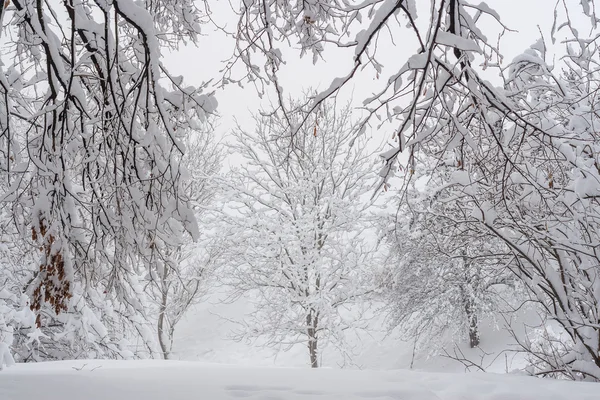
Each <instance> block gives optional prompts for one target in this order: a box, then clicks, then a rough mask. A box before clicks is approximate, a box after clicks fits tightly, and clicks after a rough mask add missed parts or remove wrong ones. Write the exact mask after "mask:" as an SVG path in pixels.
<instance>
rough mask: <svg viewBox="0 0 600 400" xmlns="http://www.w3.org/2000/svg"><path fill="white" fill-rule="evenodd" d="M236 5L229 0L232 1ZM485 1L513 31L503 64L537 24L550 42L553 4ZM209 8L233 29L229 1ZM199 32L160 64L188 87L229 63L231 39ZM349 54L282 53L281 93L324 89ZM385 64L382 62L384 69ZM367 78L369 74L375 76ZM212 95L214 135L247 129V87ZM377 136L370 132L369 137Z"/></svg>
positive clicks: (256, 103)
mask: <svg viewBox="0 0 600 400" xmlns="http://www.w3.org/2000/svg"><path fill="white" fill-rule="evenodd" d="M235 1H236V0H232V2H234V3H235ZM417 3H418V4H420V5H421V4H429V1H422V0H417ZM472 3H478V1H477V0H473V1H472ZM486 3H487V4H488V5H489V6H490V7H492V8H494V9H495V10H496V11H498V13H499V14H500V15H501V17H502V21H503V22H504V24H505V25H507V26H508V27H509V28H511V29H514V30H516V31H517V32H515V33H508V34H506V35H505V36H504V38H503V39H502V42H501V52H502V54H503V55H504V56H505V60H510V59H512V58H513V57H515V56H516V55H518V54H520V53H521V52H522V51H523V50H525V49H526V48H527V47H529V46H530V45H531V44H533V42H534V41H535V40H536V39H537V38H539V36H540V34H539V29H538V26H539V27H540V28H541V30H542V32H543V33H544V35H545V36H546V38H549V32H550V28H551V25H552V20H553V13H554V6H555V4H556V1H555V0H487V1H486ZM211 5H212V10H213V17H214V19H215V20H216V22H217V23H218V24H220V25H222V26H226V27H227V29H228V30H229V31H233V30H234V29H235V24H236V21H237V19H236V16H235V14H234V13H233V12H232V11H231V8H230V3H229V1H226V0H217V1H216V2H215V1H212V2H211ZM419 14H420V15H419V19H420V20H421V21H420V23H426V22H427V20H426V18H427V17H428V14H429V13H428V10H422V11H421V12H420V13H419ZM486 29H488V27H487V26H486V27H484V32H485V33H486V34H488V32H486V31H485V30H486ZM489 32H490V33H489V34H488V38H490V39H492V37H494V36H495V35H496V34H497V30H496V29H495V26H494V24H492V23H491V20H490V26H489ZM204 33H205V36H204V37H203V38H202V40H201V41H200V43H199V45H198V47H194V46H187V47H185V48H182V49H181V50H180V51H179V52H178V53H175V54H168V55H166V60H165V64H166V65H167V66H168V67H169V69H170V70H171V71H172V72H173V73H176V74H180V75H183V77H184V81H185V82H187V83H189V84H194V85H197V84H200V83H201V82H203V81H206V80H209V79H214V80H215V81H217V80H218V78H219V77H220V73H219V70H220V69H221V68H222V67H223V64H222V63H221V62H222V61H223V60H225V59H228V58H229V57H230V56H231V54H232V52H233V41H232V40H231V39H228V38H227V37H225V35H223V34H222V33H220V32H216V31H215V30H214V28H213V27H211V26H210V25H206V26H205V28H204ZM398 41H399V42H400V44H399V45H398V46H396V47H394V46H391V45H390V46H389V47H390V52H389V53H390V57H396V55H398V57H402V58H404V59H405V58H406V57H408V56H410V55H412V54H414V50H415V49H414V48H411V47H412V46H411V45H410V43H402V40H401V38H400V39H398V40H397V42H398ZM404 53H405V54H404ZM352 55H353V50H350V51H348V50H337V49H336V50H334V51H333V52H331V53H329V54H327V53H326V56H325V57H326V60H325V62H323V61H320V62H319V63H317V65H315V66H313V65H312V62H311V58H312V57H311V56H310V55H308V56H307V57H305V59H302V60H300V59H298V53H294V52H284V57H286V66H285V67H284V68H283V69H282V71H281V72H282V76H281V81H282V86H283V87H284V89H285V91H286V93H287V94H288V95H292V96H293V95H300V94H301V92H302V90H303V89H304V88H308V87H313V88H316V89H325V88H327V87H328V86H329V84H330V82H331V80H332V79H334V78H336V77H338V76H344V75H346V74H347V72H348V70H349V69H350V68H351V67H352ZM392 61H393V59H392ZM385 66H386V63H385V60H384V68H385ZM392 68H394V67H392ZM390 72H392V71H388V73H390ZM384 73H385V69H384ZM372 74H373V75H374V73H372ZM374 79H375V77H371V78H370V79H369V75H368V73H366V75H364V76H362V75H361V76H360V80H355V81H354V82H353V84H352V85H350V86H348V87H347V88H346V89H345V92H344V93H343V96H345V97H346V98H350V97H351V95H352V94H353V96H354V99H355V100H356V99H361V98H364V97H365V96H367V95H369V94H370V93H371V92H372V90H373V89H372V87H373V85H374V82H373V81H374ZM216 96H217V100H218V102H219V108H218V113H219V115H220V116H221V118H220V120H219V126H218V128H217V132H216V133H217V134H218V135H220V136H223V135H226V134H227V133H228V132H229V131H230V130H231V129H232V128H233V127H234V122H233V121H234V118H235V119H236V120H237V121H238V122H239V123H240V124H243V125H247V124H250V125H252V121H251V119H250V115H251V113H252V112H256V111H257V110H258V109H259V107H260V104H261V100H260V99H259V98H258V96H257V95H256V92H255V90H254V88H253V87H252V86H251V85H249V86H247V87H246V88H245V89H242V88H240V87H238V86H235V85H229V86H228V87H226V89H224V90H217V91H216ZM268 101H269V100H268V99H267V98H265V99H263V100H262V103H263V105H266V104H267V102H268ZM251 127H252V126H249V127H248V128H251ZM377 134H378V133H376V132H372V135H373V136H376V135H377ZM375 139H376V141H377V143H381V141H382V140H383V139H384V138H375Z"/></svg>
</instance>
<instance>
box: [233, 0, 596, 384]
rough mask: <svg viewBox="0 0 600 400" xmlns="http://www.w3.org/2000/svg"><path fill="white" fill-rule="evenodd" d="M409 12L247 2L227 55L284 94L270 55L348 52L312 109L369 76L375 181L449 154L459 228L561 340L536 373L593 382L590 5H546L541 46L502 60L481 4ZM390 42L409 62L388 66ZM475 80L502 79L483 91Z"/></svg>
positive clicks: (320, 2)
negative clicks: (489, 247)
mask: <svg viewBox="0 0 600 400" xmlns="http://www.w3.org/2000/svg"><path fill="white" fill-rule="evenodd" d="M418 3H419V4H417V2H416V1H414V0H372V1H364V2H346V1H338V0H316V1H313V2H310V3H307V2H304V1H299V0H298V1H288V2H271V1H266V0H250V1H245V2H244V4H243V6H242V13H241V17H240V26H241V27H242V32H241V35H240V39H239V44H238V49H239V51H238V54H237V55H238V56H239V59H241V60H242V61H243V62H245V63H246V64H247V65H250V66H252V65H253V63H254V62H255V61H253V58H252V57H254V53H253V52H254V51H256V50H258V51H261V52H262V53H263V54H265V55H266V57H267V65H266V68H264V69H260V68H253V69H252V72H253V74H254V76H253V77H254V78H255V79H256V80H258V81H260V82H265V83H268V82H273V83H275V89H276V91H277V93H279V94H281V93H282V92H283V89H282V88H281V86H280V85H279V84H278V71H279V69H280V67H281V66H282V65H283V63H284V62H285V61H286V60H284V59H283V54H284V53H283V52H282V51H281V49H280V47H283V46H288V44H289V43H290V42H292V43H294V44H295V42H297V43H298V44H299V45H300V47H301V54H303V53H306V52H312V54H313V56H314V60H315V61H316V62H317V61H318V60H319V59H321V58H325V59H326V58H327V47H328V46H338V47H344V48H349V49H353V50H354V62H353V64H352V65H349V66H348V68H347V70H346V73H345V74H343V75H342V76H341V77H340V78H337V79H335V80H334V81H333V82H332V84H331V85H330V86H329V88H327V89H326V90H324V91H323V92H321V93H320V94H318V95H316V96H315V97H314V99H313V102H312V104H313V106H312V107H313V109H314V110H316V109H318V107H319V105H320V104H321V103H322V102H323V101H324V100H325V99H326V98H328V97H330V96H332V95H335V94H336V93H337V92H338V91H339V90H340V89H341V88H342V87H343V86H345V85H346V84H347V83H349V82H351V81H352V80H353V79H359V78H358V77H360V76H364V73H365V69H369V68H372V69H373V74H376V77H378V78H379V79H378V80H377V81H376V82H375V83H374V84H373V85H374V86H376V87H374V92H375V93H374V94H373V95H372V96H370V97H369V98H367V99H365V101H364V107H365V108H366V110H367V113H366V114H367V117H366V119H364V120H363V124H368V123H369V121H371V120H372V119H371V118H370V117H371V116H378V117H379V118H381V119H382V120H383V125H382V126H381V129H384V128H383V126H386V127H389V129H390V130H391V131H393V132H394V135H395V138H396V143H395V147H394V149H392V150H391V151H389V152H387V153H386V155H385V160H384V161H385V165H384V167H383V168H382V170H381V171H380V174H381V176H382V177H383V180H382V185H385V184H386V181H387V180H388V178H390V177H391V176H392V175H393V174H394V173H395V172H396V170H397V168H396V165H397V161H398V160H402V162H403V163H405V167H406V168H404V169H403V170H402V171H401V174H402V175H403V176H404V178H405V184H404V185H403V189H405V188H407V187H409V184H408V183H409V182H410V181H411V180H412V178H413V177H412V175H413V173H414V171H415V168H416V162H415V161H416V160H417V159H418V158H419V157H421V158H423V157H425V156H428V157H432V158H433V159H437V160H440V161H442V160H444V159H446V158H447V157H448V156H449V155H452V156H455V153H456V152H458V153H459V157H458V159H459V160H461V162H462V163H463V165H456V168H457V169H458V168H463V166H464V167H465V170H466V171H467V174H468V179H462V180H461V182H458V184H459V185H458V186H462V190H457V189H456V187H457V186H455V189H454V190H456V192H457V194H456V195H455V196H456V197H459V198H460V199H457V200H456V204H457V206H459V207H464V208H463V211H464V214H465V215H466V216H467V215H468V216H470V217H469V218H468V223H471V222H472V221H473V220H476V221H478V223H479V226H480V228H481V229H484V230H486V231H487V232H489V233H491V234H492V235H494V236H495V237H496V238H497V239H499V240H501V241H502V242H503V243H504V244H505V245H506V246H507V247H508V248H509V249H510V251H511V252H512V254H513V255H514V256H515V260H514V262H512V263H511V264H510V266H511V270H512V271H513V272H514V273H515V274H516V276H518V277H519V278H520V279H521V281H522V283H523V284H524V285H525V286H527V287H528V288H529V290H530V291H531V293H533V294H534V296H535V298H536V299H537V301H538V302H539V304H540V306H541V307H543V308H544V309H545V310H546V312H547V313H548V315H549V317H550V318H551V319H553V320H554V321H555V322H556V323H557V324H558V326H560V328H561V329H562V331H563V332H564V334H565V335H564V336H566V337H568V341H563V342H561V346H560V347H558V348H554V349H551V350H550V351H548V352H547V353H539V352H536V353H535V355H536V356H537V357H538V359H539V360H540V362H539V363H538V366H539V368H540V369H539V370H538V371H537V372H538V373H541V374H544V373H547V374H563V375H565V376H568V377H570V378H573V379H582V378H587V379H595V380H600V325H599V324H598V321H599V320H600V318H599V317H600V286H599V285H600V279H599V274H600V255H599V253H598V243H597V238H598V236H599V233H600V232H599V229H600V225H599V221H600V215H599V214H598V212H599V211H598V210H600V208H599V207H598V204H597V203H598V198H599V194H598V193H599V184H598V182H600V168H598V165H600V161H599V160H598V154H600V151H599V149H598V147H599V146H600V140H599V138H598V135H597V131H598V129H597V125H598V117H597V115H598V101H597V93H598V82H599V76H598V72H597V70H596V66H597V65H598V61H599V53H598V44H599V40H600V39H599V37H600V36H598V29H599V27H598V15H597V14H596V7H595V6H594V2H593V1H591V0H581V1H579V0H565V1H562V2H558V3H556V4H555V5H553V6H554V7H555V10H554V11H555V12H554V13H553V14H552V15H553V16H554V21H553V24H552V30H551V32H549V35H547V36H548V37H549V38H550V39H551V40H543V39H542V40H539V41H537V42H536V43H535V44H534V45H533V46H532V47H531V48H530V49H527V50H526V51H525V52H524V53H523V54H522V55H521V56H519V57H517V58H516V59H514V60H509V61H508V62H506V61H504V59H503V57H502V55H501V54H500V53H499V50H498V47H497V43H498V41H497V39H496V38H495V37H494V38H493V39H488V38H487V36H486V32H490V26H492V25H493V26H495V28H493V29H495V30H496V32H501V33H506V28H505V26H504V25H503V24H502V22H501V21H502V19H501V15H499V14H498V13H497V12H496V11H495V10H493V9H492V8H491V7H489V6H488V4H487V3H479V4H475V3H471V2H469V1H467V0H429V1H425V2H418ZM421 5H423V6H424V7H423V8H421ZM417 9H418V11H419V13H417ZM423 18H425V21H424V22H421V20H422V19H423ZM348 35H349V36H350V37H349V38H348V37H347V36H348ZM559 35H560V38H561V39H562V38H566V40H564V41H562V42H560V43H559V44H560V46H555V47H553V48H552V50H553V51H554V52H555V53H556V54H558V56H559V57H558V58H557V59H556V60H555V61H553V63H554V64H553V63H551V62H550V61H549V60H551V59H552V58H551V57H550V56H548V50H549V48H548V46H552V45H553V44H555V43H556V39H557V38H558V36H559ZM398 42H402V43H403V44H404V45H405V46H411V45H412V46H414V52H413V53H412V54H411V53H409V54H407V55H406V57H402V55H401V54H400V52H398V51H395V52H394V53H393V54H394V56H393V57H386V55H388V54H389V53H390V50H389V49H390V46H393V44H394V43H398ZM563 54H564V56H562V57H561V55H563ZM384 60H385V61H384ZM384 65H385V68H384ZM486 70H495V71H493V72H495V73H497V74H498V75H499V76H500V78H499V79H498V78H495V79H496V81H495V82H490V81H489V79H490V76H492V75H493V74H489V71H486ZM498 75H496V76H498ZM377 82H379V83H377ZM279 98H280V99H281V98H282V96H281V95H280V96H279ZM400 154H405V155H406V157H402V158H399V155H400ZM440 165H441V163H440ZM433 173H434V174H436V173H444V169H443V168H442V169H441V170H440V168H437V167H436V168H435V169H434V171H433ZM525 347H528V346H527V344H525Z"/></svg>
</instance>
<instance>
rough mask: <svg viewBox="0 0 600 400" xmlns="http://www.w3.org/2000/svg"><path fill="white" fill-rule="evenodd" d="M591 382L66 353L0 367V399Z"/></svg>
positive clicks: (576, 393)
mask: <svg viewBox="0 0 600 400" xmlns="http://www.w3.org/2000/svg"><path fill="white" fill-rule="evenodd" d="M599 398H600V395H599V390H598V384H594V383H574V382H566V381H554V380H542V379H536V378H532V377H525V376H512V375H496V374H484V373H473V374H444V373H432V372H412V371H402V370H396V371H385V372H383V371H358V370H336V369H320V370H311V369H308V368H304V369H295V368H259V367H234V366H227V365H213V364H204V363H193V362H182V361H168V362H165V361H152V362H148V361H120V362H119V361H66V362H52V363H39V364H27V365H17V366H15V367H11V368H8V369H6V370H4V371H2V372H1V373H0V399H2V400H31V399H44V400H188V399H194V400H195V399H201V400H225V399H238V400H239V399H248V400H259V399H265V400H267V399H268V400H301V399H303V400H309V399H319V400H330V399H340V400H342V399H343V400H355V399H361V400H371V399H375V400H386V399H397V400H542V399H543V400H571V399H577V400H598V399H599Z"/></svg>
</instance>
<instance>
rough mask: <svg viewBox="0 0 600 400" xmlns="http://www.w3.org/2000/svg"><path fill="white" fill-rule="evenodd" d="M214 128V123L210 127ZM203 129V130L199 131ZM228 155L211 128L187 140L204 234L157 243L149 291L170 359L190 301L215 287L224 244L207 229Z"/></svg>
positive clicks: (188, 186) (193, 196) (187, 187)
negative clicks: (214, 273) (218, 261)
mask: <svg viewBox="0 0 600 400" xmlns="http://www.w3.org/2000/svg"><path fill="white" fill-rule="evenodd" d="M207 128H210V126H207ZM195 133H199V132H195ZM222 159H223V151H222V148H221V146H220V144H219V143H217V142H215V140H214V137H213V136H211V135H210V134H209V133H208V132H201V134H193V135H190V137H189V138H188V139H187V140H186V154H185V156H184V157H183V159H182V161H181V166H182V167H183V168H184V171H185V173H187V174H188V175H189V176H188V177H187V179H186V180H185V181H184V182H183V185H184V186H183V188H182V190H183V192H184V193H185V195H186V197H187V198H188V199H189V201H190V205H191V207H192V209H193V210H194V214H195V216H196V218H197V220H198V224H199V227H200V230H201V232H200V234H199V239H198V240H196V241H193V240H192V238H191V237H189V236H188V237H187V238H186V240H185V241H184V242H182V243H173V244H171V243H164V242H160V243H156V244H155V246H157V257H155V259H154V260H153V262H154V263H155V264H154V265H153V266H152V267H151V268H149V271H150V272H151V273H149V274H148V278H147V280H148V285H147V286H146V287H147V291H148V292H149V293H150V294H151V298H152V300H153V302H154V303H156V305H157V314H158V317H157V321H156V324H157V334H158V343H159V345H160V348H161V352H162V354H163V358H165V359H167V358H169V354H170V353H171V349H172V347H173V340H174V333H175V326H176V325H177V323H178V322H179V321H180V320H181V318H182V317H183V315H184V314H185V312H186V311H187V310H188V309H189V308H190V306H192V305H194V304H196V303H197V302H198V301H199V300H200V299H201V298H202V296H203V295H204V294H206V292H207V291H208V289H209V285H210V283H211V282H212V279H211V278H212V275H213V272H214V270H215V266H216V262H217V260H218V258H219V255H220V253H221V249H220V248H219V247H218V246H217V245H215V241H214V239H213V238H211V237H210V236H209V235H206V234H205V231H207V230H210V229H211V226H209V223H208V220H210V218H207V216H206V214H207V209H209V207H210V206H211V205H212V203H213V202H214V200H215V196H216V194H217V189H218V187H217V185H216V182H215V181H214V177H215V175H216V174H217V173H218V172H219V170H220V167H221V162H222Z"/></svg>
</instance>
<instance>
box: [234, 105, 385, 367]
mask: <svg viewBox="0 0 600 400" xmlns="http://www.w3.org/2000/svg"><path fill="white" fill-rule="evenodd" d="M350 114H351V110H350V109H349V108H347V107H346V108H343V109H340V110H337V109H336V108H335V107H334V105H326V106H324V107H323V108H322V109H321V110H320V112H319V114H318V116H316V117H313V118H312V120H311V124H310V126H309V127H308V126H305V128H304V130H303V131H302V132H303V134H302V135H297V136H294V137H292V136H290V134H291V130H292V129H293V128H290V126H289V125H288V119H286V118H284V117H283V116H282V115H280V114H273V115H269V116H259V117H256V123H257V126H256V129H255V131H254V132H246V131H245V130H243V129H241V128H240V129H238V130H237V131H236V132H235V136H236V138H237V143H236V144H234V145H233V149H234V151H235V152H236V153H237V154H240V155H241V156H242V157H243V158H244V159H245V160H246V161H247V164H246V165H244V166H242V167H240V169H239V170H237V171H235V172H233V173H232V175H231V177H230V180H229V181H228V182H227V183H226V185H227V186H228V187H229V190H230V192H229V193H228V194H227V196H228V198H229V200H230V202H229V203H228V204H227V207H226V209H225V210H226V211H225V214H224V217H223V218H224V220H225V232H226V235H227V241H226V243H227V244H228V251H227V252H226V253H225V254H226V255H227V263H228V267H229V269H230V271H231V272H228V273H227V279H226V282H227V283H228V284H230V285H231V286H232V287H233V289H234V291H235V293H234V295H241V294H244V293H248V292H251V293H253V294H254V295H255V296H256V297H255V298H256V312H255V313H254V314H253V317H252V319H251V320H249V321H245V329H244V330H243V332H242V336H244V337H258V336H260V337H264V338H266V339H267V344H268V345H273V346H282V345H283V346H285V345H289V346H291V345H293V344H296V343H304V344H305V345H306V347H307V349H308V355H309V359H310V365H311V367H313V368H316V367H318V366H319V364H320V361H319V359H320V357H321V348H322V347H323V345H324V344H325V343H327V341H328V340H331V341H332V342H333V344H334V345H338V346H342V344H343V342H344V339H343V331H344V330H345V329H347V328H348V327H350V326H356V325H357V321H356V317H355V316H352V315H351V314H349V313H348V312H346V311H345V310H346V309H347V308H349V307H351V305H352V304H353V303H354V302H356V301H359V300H360V298H361V297H364V296H365V295H367V294H369V293H371V292H372V291H373V290H375V286H374V285H373V280H372V279H369V276H370V274H371V272H372V268H373V265H374V257H375V253H374V244H369V243H368V242H367V241H365V238H364V232H365V229H366V228H367V227H368V225H367V220H368V215H367V214H366V213H365V212H366V210H367V208H368V207H369V204H370V203H369V202H368V201H366V200H368V192H369V190H370V186H369V185H370V184H372V183H373V179H372V176H371V168H372V165H371V161H370V160H371V157H370V154H369V153H367V152H366V151H365V143H363V142H362V141H361V142H356V143H354V145H353V146H351V144H352V141H353V138H354V135H355V131H354V130H353V124H352V121H351V117H350ZM302 118H304V115H303V114H302V113H301V112H297V113H295V114H293V115H292V116H291V122H292V123H298V122H299V121H300V120H301V119H302ZM290 140H293V141H294V144H293V146H292V148H291V149H292V150H290V147H289V142H290ZM366 194H367V196H366V197H365V195H366ZM224 234H225V233H224Z"/></svg>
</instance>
